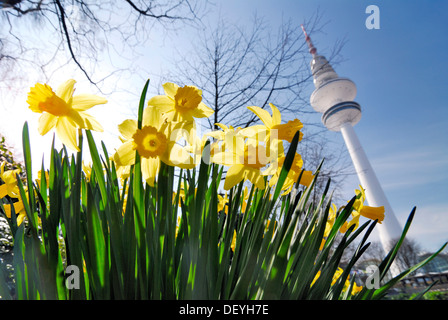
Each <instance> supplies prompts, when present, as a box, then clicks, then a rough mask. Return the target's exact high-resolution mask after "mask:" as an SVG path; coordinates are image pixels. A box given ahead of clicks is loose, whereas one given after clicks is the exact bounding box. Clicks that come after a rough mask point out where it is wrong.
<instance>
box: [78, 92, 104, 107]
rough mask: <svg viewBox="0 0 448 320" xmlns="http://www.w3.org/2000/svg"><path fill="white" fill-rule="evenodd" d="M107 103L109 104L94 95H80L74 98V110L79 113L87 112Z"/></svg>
mask: <svg viewBox="0 0 448 320" xmlns="http://www.w3.org/2000/svg"><path fill="white" fill-rule="evenodd" d="M105 103H107V100H106V99H104V98H102V97H99V96H96V95H93V94H80V95H76V96H74V97H73V100H72V108H73V109H75V110H77V111H85V110H88V109H90V108H92V107H93V106H96V105H98V104H105Z"/></svg>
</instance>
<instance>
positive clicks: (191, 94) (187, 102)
mask: <svg viewBox="0 0 448 320" xmlns="http://www.w3.org/2000/svg"><path fill="white" fill-rule="evenodd" d="M163 89H164V91H165V95H158V96H154V97H152V98H151V99H149V101H148V105H149V106H155V107H156V108H157V109H158V110H159V112H161V113H164V114H165V115H166V116H167V118H168V120H169V121H182V120H187V121H192V120H194V118H207V117H209V116H211V115H212V114H213V112H214V111H213V109H211V108H209V107H207V106H206V105H205V104H204V103H203V102H202V91H201V90H199V89H198V88H196V87H194V86H184V87H179V86H178V85H176V84H174V83H170V82H167V83H165V84H163Z"/></svg>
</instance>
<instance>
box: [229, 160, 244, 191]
mask: <svg viewBox="0 0 448 320" xmlns="http://www.w3.org/2000/svg"><path fill="white" fill-rule="evenodd" d="M243 179H244V166H243V165H241V164H236V165H233V166H231V167H230V168H229V170H228V171H227V173H226V179H225V181H224V189H225V190H230V189H231V188H232V187H234V186H235V185H237V184H238V183H239V182H241V180H243Z"/></svg>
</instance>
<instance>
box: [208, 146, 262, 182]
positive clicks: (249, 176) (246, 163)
mask: <svg viewBox="0 0 448 320" xmlns="http://www.w3.org/2000/svg"><path fill="white" fill-rule="evenodd" d="M224 153H225V154H224V155H223V152H218V153H217V154H215V157H214V158H213V161H214V162H215V163H218V164H222V165H226V166H230V168H229V170H228V171H227V173H226V178H225V181H224V189H225V190H229V189H231V188H232V187H234V186H235V185H236V184H238V183H239V182H241V181H243V180H249V181H250V182H252V183H253V184H254V185H255V186H256V187H257V188H259V189H264V188H265V181H264V177H263V173H262V171H261V169H262V168H263V167H264V166H266V165H267V164H268V163H269V158H268V157H267V156H266V148H265V147H264V146H262V145H260V144H252V143H245V144H244V149H242V150H241V149H238V150H230V151H225V152H224Z"/></svg>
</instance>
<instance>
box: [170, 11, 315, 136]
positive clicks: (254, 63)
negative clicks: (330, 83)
mask: <svg viewBox="0 0 448 320" xmlns="http://www.w3.org/2000/svg"><path fill="white" fill-rule="evenodd" d="M318 24H319V17H318V16H315V17H313V18H312V19H310V21H308V22H307V26H309V29H310V30H316V28H317V27H318ZM209 30H211V31H209ZM198 37H199V40H198V43H195V48H194V49H193V52H179V57H180V58H179V60H178V61H176V62H175V68H173V70H174V71H173V72H170V73H169V74H168V75H167V78H170V79H173V78H175V79H179V81H182V82H183V83H184V84H191V85H195V86H197V87H198V88H200V89H201V90H202V91H203V101H204V102H205V103H206V104H207V105H208V106H209V107H210V108H212V109H214V111H215V113H214V116H213V117H212V119H209V123H208V126H209V128H210V129H212V128H213V127H214V124H215V123H221V122H223V123H227V124H231V125H233V126H234V127H247V126H249V125H251V124H254V123H255V122H257V121H258V118H257V117H256V116H255V115H254V114H253V113H251V112H248V111H247V109H246V107H247V106H250V105H256V106H258V107H261V108H263V109H264V108H268V110H269V103H273V104H274V105H276V106H277V107H278V108H279V110H280V111H281V113H282V115H283V116H284V118H288V116H289V117H290V116H291V115H294V116H295V117H298V115H299V113H307V112H311V110H307V108H306V107H307V105H308V97H307V96H306V97H304V95H303V92H304V91H303V88H304V86H305V84H306V83H307V81H308V80H309V79H310V78H311V74H310V71H309V64H308V61H309V59H310V55H309V53H308V49H307V46H306V43H305V40H304V38H303V35H302V33H301V32H300V27H299V26H295V25H294V24H293V23H292V22H285V23H282V24H281V26H280V28H279V30H278V31H277V33H276V34H273V33H272V31H271V30H269V29H268V26H267V25H266V24H265V23H264V22H263V20H262V19H260V18H259V17H257V16H255V17H254V21H253V23H252V25H251V26H250V27H249V29H247V28H243V27H240V26H237V25H229V24H228V23H226V22H225V21H224V20H223V19H220V20H218V23H217V24H216V25H213V26H208V27H207V28H205V29H204V30H203V31H202V32H201V33H200V34H199V35H198Z"/></svg>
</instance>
